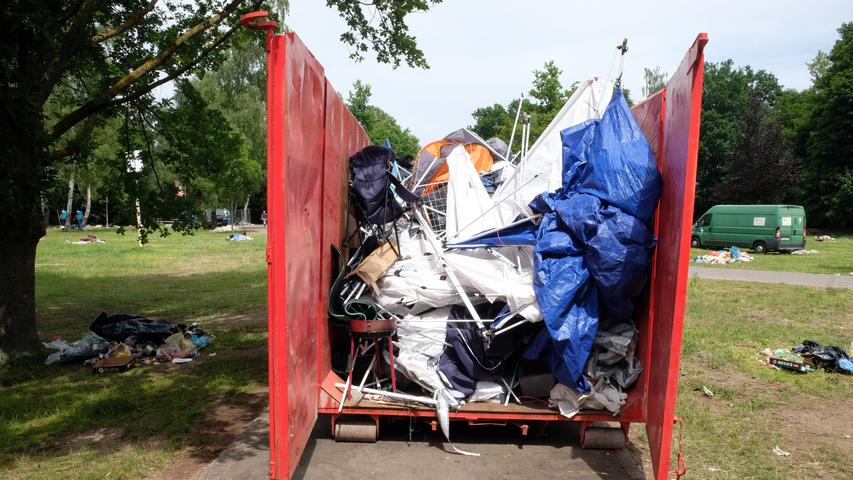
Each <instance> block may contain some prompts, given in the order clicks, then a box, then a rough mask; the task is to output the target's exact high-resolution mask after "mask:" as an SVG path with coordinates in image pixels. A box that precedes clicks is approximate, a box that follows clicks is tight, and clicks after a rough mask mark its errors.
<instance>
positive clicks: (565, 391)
mask: <svg viewBox="0 0 853 480" xmlns="http://www.w3.org/2000/svg"><path fill="white" fill-rule="evenodd" d="M627 398H628V394H626V393H623V392H621V391H619V389H617V388H616V387H613V386H611V385H609V384H608V383H607V382H606V380H604V379H601V380H599V381H598V382H596V383H595V384H594V385H592V387H591V388H590V390H589V391H588V392H584V393H581V392H577V391H575V390H573V389H571V388H569V387H567V386H566V385H563V384H562V383H558V384H556V385H554V388H552V389H551V394H550V396H549V398H548V405H549V406H550V407H551V408H554V407H557V408H558V409H559V410H560V415H563V416H564V417H566V418H572V417H574V416H575V415H577V414H578V412H580V410H581V409H582V408H587V409H591V410H607V411H609V412H611V413H613V414H614V415H615V414H617V413H619V410H620V409H621V408H622V405H625V400H626V399H627Z"/></svg>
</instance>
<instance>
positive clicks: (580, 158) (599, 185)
mask: <svg viewBox="0 0 853 480" xmlns="http://www.w3.org/2000/svg"><path fill="white" fill-rule="evenodd" d="M560 133H561V135H562V139H563V190H565V191H568V192H577V193H588V194H590V195H594V196H596V197H598V198H600V199H601V200H604V201H605V202H607V203H608V204H610V205H613V206H616V207H618V208H619V209H621V210H622V211H623V212H625V213H627V214H630V215H633V216H635V217H637V218H639V219H640V220H642V221H643V222H644V223H646V224H648V223H649V222H651V220H652V217H653V216H654V214H655V208H656V207H657V203H658V198H660V190H661V178H660V172H658V169H657V163H656V162H655V157H654V154H653V153H652V150H651V148H649V142H648V141H647V140H646V136H645V134H644V133H643V131H642V130H641V129H640V126H639V125H637V122H636V121H635V120H634V116H633V115H632V114H631V110H630V108H628V103H627V102H625V97H624V96H623V95H622V90H621V89H619V90H617V91H616V93H614V94H613V99H612V100H611V101H610V104H609V105H608V106H607V110H606V111H605V112H604V115H603V116H602V118H601V120H588V121H586V122H584V123H582V124H580V125H576V126H574V127H570V128H567V129H565V130H563V131H562V132H560Z"/></svg>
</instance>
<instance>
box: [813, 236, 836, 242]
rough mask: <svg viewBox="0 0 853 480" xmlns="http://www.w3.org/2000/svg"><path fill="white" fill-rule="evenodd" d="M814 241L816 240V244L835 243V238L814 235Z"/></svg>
mask: <svg viewBox="0 0 853 480" xmlns="http://www.w3.org/2000/svg"><path fill="white" fill-rule="evenodd" d="M814 239H815V240H817V241H818V242H836V241H837V240H836V239H835V237H832V236H830V235H816V236H815V237H814Z"/></svg>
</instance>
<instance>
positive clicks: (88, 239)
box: [65, 235, 107, 245]
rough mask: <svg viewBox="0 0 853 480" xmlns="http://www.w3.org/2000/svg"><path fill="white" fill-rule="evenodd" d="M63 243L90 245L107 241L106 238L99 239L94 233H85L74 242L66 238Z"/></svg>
mask: <svg viewBox="0 0 853 480" xmlns="http://www.w3.org/2000/svg"><path fill="white" fill-rule="evenodd" d="M65 243H68V244H71V245H91V244H93V243H107V241H106V240H101V239H100V238H98V237H96V236H94V235H86V236H85V237H83V238H81V239H80V240H77V241H76V242H72V241H71V240H66V241H65Z"/></svg>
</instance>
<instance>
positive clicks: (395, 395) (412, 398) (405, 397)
mask: <svg viewBox="0 0 853 480" xmlns="http://www.w3.org/2000/svg"><path fill="white" fill-rule="evenodd" d="M335 387H336V388H346V384H345V383H336V384H335ZM363 393H367V394H369V395H380V396H383V397H388V398H391V399H394V400H402V401H404V402H418V403H423V404H425V405H431V406H433V407H434V406H436V405H438V402H437V401H436V400H435V399H433V398H430V397H420V396H417V395H409V394H406V393H399V392H386V391H385V390H375V389H373V388H367V387H365V388H364V392H363Z"/></svg>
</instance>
